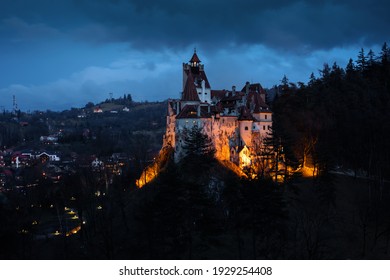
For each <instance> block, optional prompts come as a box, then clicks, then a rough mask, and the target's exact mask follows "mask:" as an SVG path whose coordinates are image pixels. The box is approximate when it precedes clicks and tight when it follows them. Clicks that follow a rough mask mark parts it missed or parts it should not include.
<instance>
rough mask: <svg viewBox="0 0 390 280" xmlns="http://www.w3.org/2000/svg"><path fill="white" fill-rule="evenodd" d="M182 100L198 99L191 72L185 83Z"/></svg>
mask: <svg viewBox="0 0 390 280" xmlns="http://www.w3.org/2000/svg"><path fill="white" fill-rule="evenodd" d="M181 100H183V101H200V100H199V97H198V93H197V92H196V88H195V84H194V79H193V77H192V75H191V74H189V75H188V78H187V82H186V85H185V87H184V91H183V96H182V98H181Z"/></svg>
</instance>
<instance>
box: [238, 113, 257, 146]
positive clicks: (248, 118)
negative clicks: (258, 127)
mask: <svg viewBox="0 0 390 280" xmlns="http://www.w3.org/2000/svg"><path fill="white" fill-rule="evenodd" d="M238 123H239V130H240V146H248V147H250V146H251V144H252V124H253V117H252V115H251V113H250V112H249V110H248V108H247V107H246V106H242V107H241V114H240V117H239V118H238Z"/></svg>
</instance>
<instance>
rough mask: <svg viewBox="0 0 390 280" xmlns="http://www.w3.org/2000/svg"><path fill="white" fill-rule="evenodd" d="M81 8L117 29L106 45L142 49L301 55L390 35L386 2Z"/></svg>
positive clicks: (201, 1) (175, 0)
mask: <svg viewBox="0 0 390 280" xmlns="http://www.w3.org/2000/svg"><path fill="white" fill-rule="evenodd" d="M379 7H380V8H379ZM78 8H79V9H80V10H81V11H82V12H83V13H84V14H85V16H86V17H88V18H89V19H91V20H92V21H94V22H95V23H97V24H101V25H102V26H104V27H105V28H107V29H111V28H113V32H111V33H109V32H104V34H105V35H107V36H103V37H104V40H106V41H115V42H118V41H119V42H128V43H129V44H130V45H131V46H132V47H134V48H137V49H158V48H161V47H166V48H173V49H180V48H183V47H187V46H190V45H191V44H194V43H197V44H198V45H200V46H203V47H205V48H207V49H210V50H211V49H214V50H218V49H220V48H224V47H225V46H229V45H232V44H233V45H238V46H240V45H257V44H263V45H266V46H268V47H272V48H276V49H282V50H290V51H293V52H297V51H302V49H303V50H306V51H312V50H315V49H318V48H320V49H331V48H334V47H341V46H345V45H349V44H351V43H353V44H355V43H364V44H373V43H383V42H384V41H385V40H386V39H387V38H388V37H389V35H390V28H389V27H390V22H389V21H388V20H386V19H387V13H386V11H387V10H389V9H390V3H389V2H388V1H384V0H376V1H359V2H358V3H357V2H356V1H352V0H350V1H308V0H306V1H254V0H251V1H206V0H198V1H179V0H171V1H138V0H133V1H125V0H118V1H108V0H107V1H104V0H102V1H98V2H96V1H94V2H91V1H81V4H79V6H78ZM97 34H99V32H97ZM97 37H98V38H101V36H99V35H98V36H97ZM86 39H88V38H86ZM93 39H94V38H93Z"/></svg>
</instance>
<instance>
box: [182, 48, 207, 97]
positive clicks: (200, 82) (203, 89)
mask: <svg viewBox="0 0 390 280" xmlns="http://www.w3.org/2000/svg"><path fill="white" fill-rule="evenodd" d="M200 62H201V60H200V59H199V57H198V55H197V54H196V49H195V50H194V54H193V55H192V57H191V59H190V61H189V63H183V97H184V93H185V91H186V90H187V91H188V89H189V88H191V87H193V86H194V87H195V90H196V93H197V95H198V99H199V101H200V102H202V103H208V104H210V103H211V87H210V83H209V81H208V79H207V76H206V73H205V71H204V66H203V64H201V63H200ZM189 83H191V84H190V85H189ZM187 93H188V92H187ZM192 99H194V98H192Z"/></svg>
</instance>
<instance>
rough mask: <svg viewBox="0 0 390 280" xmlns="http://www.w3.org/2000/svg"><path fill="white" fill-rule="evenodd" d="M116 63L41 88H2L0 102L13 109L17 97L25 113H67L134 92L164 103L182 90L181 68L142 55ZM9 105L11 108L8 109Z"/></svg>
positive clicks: (140, 96)
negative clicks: (33, 111) (110, 96)
mask: <svg viewBox="0 0 390 280" xmlns="http://www.w3.org/2000/svg"><path fill="white" fill-rule="evenodd" d="M134 53H135V54H136V55H133V56H129V57H127V58H122V59H121V60H117V61H113V62H112V63H110V64H109V65H108V66H107V67H97V66H89V67H86V68H85V69H83V70H82V71H79V72H75V73H73V74H72V75H70V77H68V78H66V79H59V80H57V81H54V82H49V83H47V84H41V85H22V84H13V85H10V86H8V87H6V88H3V89H0V102H1V103H2V104H6V106H5V107H6V109H8V110H11V107H10V106H11V105H12V95H15V96H16V98H17V101H18V104H19V108H21V109H22V110H46V109H51V110H64V109H68V108H70V107H82V106H84V105H85V104H86V103H87V102H89V101H92V102H101V101H103V100H105V99H106V98H108V96H109V95H108V94H109V93H110V92H112V93H114V97H119V96H123V94H125V93H126V94H127V93H131V94H132V96H133V98H134V100H138V101H141V100H149V101H151V100H163V99H166V98H168V97H170V96H171V95H172V92H174V95H175V96H174V97H176V96H178V92H179V90H180V79H181V77H180V75H179V74H180V67H181V64H180V63H179V62H178V63H177V64H176V65H175V66H177V69H175V68H173V66H172V65H171V64H167V63H165V62H164V61H159V62H152V60H151V57H149V58H148V57H145V56H141V54H139V53H138V54H137V53H136V52H134ZM7 105H8V106H7Z"/></svg>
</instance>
